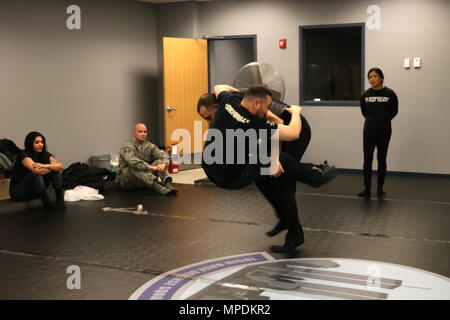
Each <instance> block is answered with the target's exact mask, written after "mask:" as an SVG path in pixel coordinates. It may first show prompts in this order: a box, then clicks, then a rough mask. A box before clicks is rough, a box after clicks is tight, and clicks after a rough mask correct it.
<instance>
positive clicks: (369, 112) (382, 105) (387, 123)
mask: <svg viewBox="0 0 450 320" xmlns="http://www.w3.org/2000/svg"><path fill="white" fill-rule="evenodd" d="M360 103H361V113H362V115H363V116H364V118H366V121H365V122H364V130H383V129H390V128H391V120H392V119H393V118H394V117H395V116H396V115H397V113H398V99H397V95H396V94H395V92H394V90H392V89H390V88H388V87H384V88H383V89H381V90H374V89H372V88H370V89H368V90H366V91H365V92H364V93H363V94H362V95H361V101H360Z"/></svg>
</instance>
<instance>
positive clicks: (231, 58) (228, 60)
mask: <svg viewBox="0 0 450 320" xmlns="http://www.w3.org/2000/svg"><path fill="white" fill-rule="evenodd" d="M208 55H209V73H210V86H211V87H210V90H211V92H212V90H213V88H214V86H215V85H216V84H223V83H229V84H231V85H232V84H233V79H234V76H235V75H236V73H237V72H238V71H239V69H241V67H242V66H244V65H246V64H247V63H250V62H253V61H254V56H255V55H254V48H253V39H248V38H245V39H227V40H210V41H209V43H208Z"/></svg>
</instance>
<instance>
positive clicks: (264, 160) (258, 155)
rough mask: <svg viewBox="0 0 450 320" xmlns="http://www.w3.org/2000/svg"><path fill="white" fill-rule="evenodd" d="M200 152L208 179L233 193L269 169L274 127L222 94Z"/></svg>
mask: <svg viewBox="0 0 450 320" xmlns="http://www.w3.org/2000/svg"><path fill="white" fill-rule="evenodd" d="M218 102H219V108H218V110H217V113H216V115H215V117H214V120H213V122H212V123H211V125H210V127H209V130H208V135H207V139H206V143H205V148H204V150H203V159H202V167H203V169H204V171H205V173H206V175H207V176H208V178H209V179H210V180H211V181H212V182H214V183H215V184H217V185H218V186H220V187H222V188H227V189H237V188H242V187H245V186H246V185H249V184H251V183H252V182H254V181H255V180H256V179H257V178H258V177H259V176H260V170H261V167H268V166H269V161H268V160H269V157H270V150H271V141H270V140H271V137H272V135H273V134H274V133H275V132H276V130H277V128H278V126H277V124H275V123H273V122H272V121H268V120H266V119H262V118H259V117H257V116H254V115H252V114H251V113H250V112H249V111H248V110H247V109H245V108H244V107H243V106H242V105H241V98H239V97H237V96H235V95H233V94H231V93H229V92H227V91H223V92H221V93H220V94H219V96H218Z"/></svg>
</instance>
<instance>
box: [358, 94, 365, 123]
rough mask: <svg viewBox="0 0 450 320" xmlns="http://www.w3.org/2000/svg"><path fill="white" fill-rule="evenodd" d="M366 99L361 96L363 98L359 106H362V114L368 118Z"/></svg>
mask: <svg viewBox="0 0 450 320" xmlns="http://www.w3.org/2000/svg"><path fill="white" fill-rule="evenodd" d="M365 99H366V97H365V96H364V95H361V98H360V99H359V105H360V106H361V114H362V115H363V117H364V118H365V117H366V116H367V109H366V102H365V101H366V100H365Z"/></svg>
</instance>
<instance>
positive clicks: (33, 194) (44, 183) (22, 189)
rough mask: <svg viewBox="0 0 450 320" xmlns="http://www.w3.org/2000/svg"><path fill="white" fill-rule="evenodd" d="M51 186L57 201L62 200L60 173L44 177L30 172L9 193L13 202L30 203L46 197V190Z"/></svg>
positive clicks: (52, 173)
mask: <svg viewBox="0 0 450 320" xmlns="http://www.w3.org/2000/svg"><path fill="white" fill-rule="evenodd" d="M50 183H52V184H53V187H54V189H55V192H56V196H57V200H58V201H60V200H62V179H61V173H60V172H51V173H48V174H46V175H44V176H41V175H37V174H34V173H32V172H31V171H30V172H29V173H27V175H26V176H25V177H24V178H23V179H22V180H21V181H20V182H19V183H18V184H16V185H15V186H14V187H13V188H11V189H10V191H9V193H10V196H11V199H12V200H14V201H30V200H34V199H39V198H41V199H42V198H43V197H46V196H47V192H46V189H47V187H48V186H49V185H50Z"/></svg>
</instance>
